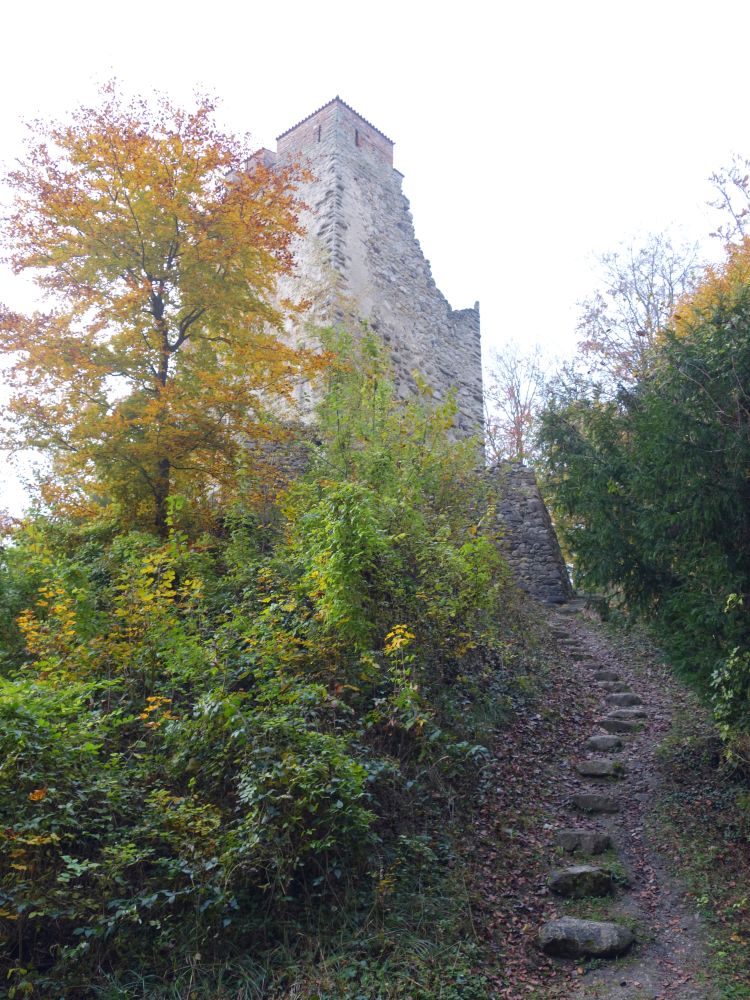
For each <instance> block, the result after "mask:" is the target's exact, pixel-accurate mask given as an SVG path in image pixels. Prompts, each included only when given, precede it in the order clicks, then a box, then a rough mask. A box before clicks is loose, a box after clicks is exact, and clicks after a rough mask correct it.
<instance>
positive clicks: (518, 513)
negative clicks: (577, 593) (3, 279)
mask: <svg viewBox="0 0 750 1000" xmlns="http://www.w3.org/2000/svg"><path fill="white" fill-rule="evenodd" d="M486 474H487V476H488V477H489V479H490V481H491V482H492V484H493V486H494V488H495V490H496V492H497V495H498V496H499V498H500V501H499V503H498V508H497V516H498V522H499V525H498V526H499V527H500V529H501V531H502V533H503V539H502V542H501V549H502V551H503V554H504V555H505V557H506V558H507V560H508V562H509V564H510V567H511V570H512V571H513V575H514V577H515V580H516V583H518V585H519V586H520V587H521V589H522V590H525V591H526V592H527V593H529V594H531V595H532V597H535V598H537V600H539V601H542V602H544V603H545V604H564V603H565V602H566V601H569V600H571V598H572V597H573V596H574V592H573V587H572V586H571V583H570V578H569V577H568V571H567V569H566V566H565V562H564V560H563V557H562V553H561V551H560V546H559V544H558V541H557V535H556V534H555V529H554V527H553V525H552V521H551V520H550V516H549V512H548V511H547V507H546V506H545V503H544V500H543V499H542V495H541V493H540V492H539V487H538V486H537V484H536V476H535V475H534V473H533V471H532V470H531V469H529V468H528V466H525V465H522V464H521V463H520V462H505V463H503V464H501V465H498V466H495V467H494V468H492V469H489V470H487V473H486Z"/></svg>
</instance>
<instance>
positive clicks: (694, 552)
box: [541, 238, 750, 761]
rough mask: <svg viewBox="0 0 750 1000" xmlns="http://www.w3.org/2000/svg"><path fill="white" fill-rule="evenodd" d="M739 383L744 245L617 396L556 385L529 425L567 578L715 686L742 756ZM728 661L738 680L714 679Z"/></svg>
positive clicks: (745, 436)
mask: <svg viewBox="0 0 750 1000" xmlns="http://www.w3.org/2000/svg"><path fill="white" fill-rule="evenodd" d="M749 387H750V239H749V238H744V239H743V240H742V241H741V242H740V243H737V244H733V245H730V246H729V247H728V249H727V255H726V260H725V262H724V264H723V265H721V266H716V267H713V268H709V269H707V270H706V272H705V274H704V276H703V278H702V280H701V281H700V282H699V283H698V284H697V285H696V287H695V289H694V290H693V291H692V292H691V293H690V294H689V295H687V296H686V297H684V298H683V299H682V300H681V301H680V302H679V304H678V306H677V309H676V311H675V313H674V315H673V316H672V318H671V322H670V323H669V324H668V325H665V326H663V327H661V329H660V330H659V331H658V333H657V335H656V336H655V337H654V340H653V343H652V348H651V353H650V358H649V364H648V366H647V368H646V370H645V371H643V372H641V373H640V377H638V378H637V379H635V380H634V381H633V382H632V383H631V384H629V385H626V386H623V385H621V386H620V389H619V391H617V392H615V393H606V392H602V391H601V387H600V386H599V385H597V384H596V383H592V382H586V380H585V379H583V378H579V379H578V380H577V381H572V380H569V381H568V383H567V384H563V383H559V384H558V386H557V388H556V391H555V392H554V393H553V395H552V396H551V398H550V399H549V401H548V403H547V406H546V408H545V411H544V413H543V415H542V431H541V437H542V447H543V451H544V454H545V459H546V464H547V469H548V482H549V486H550V489H551V492H552V495H553V499H554V505H555V508H556V511H557V514H558V518H559V523H560V524H561V526H562V529H563V532H564V535H565V538H566V541H567V544H568V546H569V548H570V550H571V551H572V552H573V553H574V555H575V558H576V565H577V569H578V580H579V583H582V584H583V586H584V587H588V588H589V589H603V590H604V591H605V592H606V593H608V594H609V595H610V596H611V597H613V598H615V599H618V600H619V601H620V602H621V603H622V604H624V606H625V607H626V608H628V610H630V611H631V612H633V611H635V612H637V613H641V614H644V615H646V616H647V617H648V618H650V619H651V620H652V621H653V622H654V623H655V624H656V626H657V627H658V629H659V631H660V634H661V637H662V640H663V641H664V642H665V643H666V645H667V648H668V649H669V651H670V652H671V654H672V655H673V656H674V658H675V660H676V662H677V663H679V664H681V665H682V666H683V668H686V669H688V670H689V671H690V672H691V673H692V674H693V675H694V676H695V677H696V679H697V680H698V681H699V682H700V683H701V684H702V685H703V686H704V687H705V688H706V689H710V688H711V687H712V686H713V688H714V689H715V691H723V692H724V693H723V694H722V695H715V697H716V698H717V708H718V710H719V712H720V715H721V713H724V714H725V715H726V717H727V718H732V719H734V720H737V721H738V724H739V721H741V720H742V719H744V721H743V722H742V723H741V725H740V727H739V729H740V731H741V732H742V733H744V735H741V737H740V736H738V734H737V733H735V734H734V738H740V741H742V740H745V749H744V751H743V753H744V754H746V759H747V760H748V761H750V735H748V732H747V705H748V699H749V698H750V687H748V684H747V669H746V660H745V659H742V657H743V656H745V654H744V653H743V652H742V651H743V650H748V648H750V618H748V599H749V598H750V485H749V484H750V478H749V473H748V470H750V388H749ZM738 657H740V659H739V660H738ZM740 662H741V663H742V664H745V665H744V666H743V667H742V671H744V676H745V680H744V681H743V682H742V683H739V682H736V683H735V682H733V683H732V684H723V682H722V680H721V678H722V677H724V676H725V671H726V670H729V671H730V673H731V674H732V676H733V677H734V678H735V681H736V676H735V675H737V674H738V670H737V669H736V664H737V663H740ZM742 671H739V673H742ZM722 685H723V687H722ZM722 702H724V703H722Z"/></svg>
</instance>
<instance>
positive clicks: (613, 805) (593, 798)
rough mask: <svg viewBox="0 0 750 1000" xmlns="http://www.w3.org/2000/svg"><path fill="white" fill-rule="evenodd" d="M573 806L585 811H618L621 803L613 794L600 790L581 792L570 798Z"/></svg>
mask: <svg viewBox="0 0 750 1000" xmlns="http://www.w3.org/2000/svg"><path fill="white" fill-rule="evenodd" d="M570 801H571V803H572V804H573V806H574V807H575V808H576V809H578V810H579V811H580V812H584V813H616V812H619V811H620V803H619V802H618V801H617V799H616V798H614V797H613V796H612V795H604V794H602V793H600V792H579V793H578V794H577V795H573V796H572V797H571V799H570Z"/></svg>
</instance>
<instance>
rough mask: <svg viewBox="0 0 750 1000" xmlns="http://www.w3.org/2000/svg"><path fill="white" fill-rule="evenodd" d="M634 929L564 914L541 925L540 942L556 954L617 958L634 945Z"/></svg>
mask: <svg viewBox="0 0 750 1000" xmlns="http://www.w3.org/2000/svg"><path fill="white" fill-rule="evenodd" d="M634 941H635V938H634V937H633V933H632V931H630V930H629V929H628V928H627V927H623V926H622V925H621V924H611V923H607V922H605V921H602V920H578V919H577V918H576V917H560V919H559V920H550V921H549V923H546V924H544V926H543V927H541V928H540V930H539V934H538V936H537V944H538V945H539V947H540V948H541V949H542V951H543V952H544V953H545V955H551V956H553V957H555V958H617V957H618V956H620V955H624V954H625V953H626V952H627V951H629V950H630V948H631V947H632V946H633V942H634Z"/></svg>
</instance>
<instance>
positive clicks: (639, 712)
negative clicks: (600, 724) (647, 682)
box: [607, 708, 648, 720]
mask: <svg viewBox="0 0 750 1000" xmlns="http://www.w3.org/2000/svg"><path fill="white" fill-rule="evenodd" d="M607 718H608V719H625V720H627V719H647V718H648V712H647V711H646V709H645V708H616V709H614V711H612V712H607Z"/></svg>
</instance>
